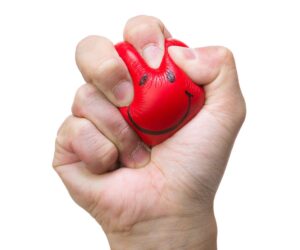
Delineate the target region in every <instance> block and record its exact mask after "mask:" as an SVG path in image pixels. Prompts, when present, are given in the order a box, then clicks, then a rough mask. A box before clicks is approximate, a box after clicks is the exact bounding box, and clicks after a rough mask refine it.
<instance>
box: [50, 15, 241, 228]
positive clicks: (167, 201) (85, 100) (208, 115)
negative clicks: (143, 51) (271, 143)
mask: <svg viewBox="0 0 300 250" xmlns="http://www.w3.org/2000/svg"><path fill="white" fill-rule="evenodd" d="M137 19H141V17H139V18H137ZM144 19H145V17H142V22H144ZM146 19H147V20H146V22H154V25H152V26H151V25H150V26H147V27H155V25H156V26H157V21H156V20H154V21H153V19H151V18H150V19H149V18H146ZM134 22H137V23H139V22H140V20H136V21H134ZM129 26H130V25H129ZM134 26H135V27H136V24H135V25H134ZM140 27H142V28H143V29H144V28H145V27H146V26H145V25H143V23H142V24H141V25H140ZM125 30H126V29H125ZM135 30H137V28H135ZM143 32H145V31H143ZM151 32H152V33H153V36H158V32H161V33H163V35H164V36H165V37H166V38H167V37H168V36H170V35H169V33H168V31H166V29H165V28H162V27H161V25H159V27H158V26H157V29H156V30H155V31H153V30H152V31H151ZM151 32H150V33H151ZM127 33H129V34H131V36H132V37H129V35H128V36H127V40H130V39H131V40H132V43H133V44H134V43H135V42H136V43H138V41H139V40H138V39H137V37H138V36H136V35H135V34H132V32H131V33H130V32H127ZM148 33H149V32H148ZM149 37H150V36H148V38H149ZM125 38H126V32H125ZM135 39H136V40H135ZM90 40H92V41H93V42H92V43H91V41H88V42H89V43H88V42H86V43H85V44H84V45H83V46H81V47H82V48H81V50H82V51H84V53H83V52H80V57H81V59H80V60H81V62H80V63H79V68H80V70H81V72H82V73H83V76H84V78H85V79H86V81H87V82H91V83H93V84H94V85H96V87H91V86H85V88H84V89H85V92H84V93H85V94H84V95H83V97H82V94H77V96H79V98H78V97H77V99H76V100H75V107H73V114H74V116H75V117H73V118H71V119H69V121H67V122H65V123H64V125H63V126H62V128H61V129H60V131H59V133H58V139H57V143H56V152H55V157H54V166H55V167H56V171H57V173H58V174H59V175H60V177H61V178H62V180H63V182H64V183H65V185H66V187H67V188H68V190H69V192H70V194H71V196H72V197H73V199H74V200H75V201H76V202H77V203H78V204H79V205H80V206H82V207H83V208H84V209H86V210H87V211H88V212H89V213H91V215H92V216H93V217H94V218H96V220H97V221H98V222H99V223H100V224H101V225H102V227H103V229H104V231H105V232H106V233H114V232H126V231H130V230H131V229H132V228H133V227H137V226H138V225H139V224H143V223H148V222H149V221H157V220H161V219H162V218H169V217H176V216H177V217H182V216H187V217H188V216H192V215H193V214H197V213H199V212H200V213H201V212H203V211H206V210H207V211H209V210H211V209H212V206H213V199H214V195H215V192H216V190H217V187H218V185H219V182H220V180H221V178H222V175H223V172H224V170H225V167H226V163H227V160H228V157H229V154H230V151H231V148H232V145H233V143H234V140H235V137H236V135H237V133H238V131H239V128H240V126H241V125H242V123H243V120H244V117H245V104H244V100H243V97H242V95H241V92H240V89H239V86H238V79H237V73H236V69H235V65H234V59H233V56H232V54H231V53H230V52H229V51H228V50H227V49H225V48H222V47H207V48H201V49H196V50H193V51H192V53H194V54H195V58H194V59H193V60H189V59H188V57H186V58H185V56H184V55H185V52H186V50H188V49H184V48H182V49H181V50H183V51H181V53H179V54H178V53H175V52H176V51H175V52H174V51H173V52H172V51H171V50H169V52H170V55H171V57H172V58H173V60H174V61H175V63H176V64H177V65H178V66H179V67H181V68H182V69H183V70H184V71H185V72H186V74H187V75H188V76H189V77H190V78H191V79H192V80H193V81H194V82H196V83H201V84H203V85H204V89H205V91H206V96H207V99H206V102H205V105H204V107H203V109H202V110H201V111H200V112H199V113H198V114H197V115H196V116H195V117H194V118H193V119H192V120H191V121H190V122H189V123H188V124H186V125H185V126H184V127H183V128H181V129H180V130H179V131H178V132H177V133H176V134H175V135H173V136H172V137H171V138H169V139H168V140H166V141H165V142H163V143H161V144H159V145H157V146H155V147H154V148H152V150H151V156H150V161H149V162H148V163H147V165H146V166H144V167H142V168H135V167H133V166H135V165H134V164H133V163H132V162H130V160H132V159H130V157H128V155H130V154H129V153H128V152H131V151H130V150H132V149H133V145H136V143H137V142H138V138H137V137H136V135H133V134H132V131H130V129H127V128H126V126H124V120H123V119H122V118H121V115H120V114H119V113H118V110H117V109H116V108H115V107H112V106H113V105H112V104H111V103H110V102H112V103H113V102H114V101H116V100H115V99H113V98H112V96H111V94H110V93H106V92H105V91H106V90H107V87H106V88H103V83H102V82H103V81H104V82H105V79H110V80H111V79H112V80H114V81H116V80H115V79H114V78H115V76H116V75H118V74H121V73H117V72H121V71H124V72H125V70H124V66H123V65H121V66H120V67H123V68H119V69H118V68H116V66H115V62H114V64H112V65H113V67H110V68H112V70H111V72H110V73H109V75H108V76H106V75H105V74H107V73H105V72H102V71H101V74H102V75H105V76H106V77H103V76H101V77H100V78H101V79H100V80H99V73H97V74H96V75H95V74H89V68H93V67H94V66H92V63H90V61H92V60H94V62H93V64H94V65H95V55H97V54H100V53H99V51H101V53H102V54H105V53H108V52H107V51H109V50H110V51H111V52H110V53H111V55H115V52H114V51H113V50H114V49H113V46H112V44H110V43H109V42H107V40H105V39H103V38H92V39H90ZM94 40H97V43H96V44H97V45H95V41H94ZM139 42H140V41H139ZM91 44H92V45H91ZM99 44H100V45H99ZM136 46H139V45H138V44H136ZM87 51H88V52H87ZM189 53H191V51H189ZM87 54H88V56H87ZM111 55H110V56H111ZM199 55H200V56H199ZM103 57H104V56H103ZM106 57H107V55H106ZM87 58H89V59H87ZM91 58H92V59H91ZM96 59H97V58H96ZM101 60H102V59H101ZM89 64H90V65H89ZM96 65H98V64H96ZM105 67H107V66H105ZM105 67H104V68H105ZM94 68H95V67H94ZM105 69H106V68H105ZM108 71H109V70H108ZM126 72H127V71H126ZM126 74H128V73H124V75H126ZM89 75H92V76H91V77H90V76H89ZM123 77H124V76H123ZM95 79H96V80H95ZM101 84H102V85H101ZM89 85H90V84H89ZM101 88H102V89H101ZM86 89H88V90H86ZM97 89H100V90H101V91H100V92H103V93H98V92H99V91H98V90H97ZM103 95H105V96H106V98H103ZM107 99H109V101H110V102H108V100H107ZM113 104H114V103H113ZM115 105H116V104H115ZM97 106H98V107H99V106H103V109H102V111H101V110H98V109H97ZM116 106H117V105H116ZM106 109H107V110H108V111H107V114H105V110H106ZM101 112H102V114H101ZM98 113H100V115H99V114H98ZM114 117H115V118H114ZM114 119H115V120H114ZM70 120H71V121H70ZM116 120H118V121H117V122H116ZM70 124H71V125H70ZM115 124H118V125H121V126H119V127H124V128H125V129H122V130H121V131H119V132H117V133H116V132H114V131H113V129H114V127H116V125H115ZM98 130H100V132H101V133H99V131H98ZM70 131H72V132H70ZM123 131H125V132H126V133H124V132H123ZM114 134H118V136H119V137H120V138H119V139H118V138H117V136H116V137H115V136H114ZM103 135H104V136H103ZM106 137H107V138H106ZM112 142H113V143H112ZM137 144H138V143H137ZM87 145H89V146H87ZM116 146H117V147H118V150H117V149H116ZM102 151H104V152H107V154H106V153H103V152H102ZM117 152H118V153H117ZM107 155H108V156H107ZM118 158H119V160H120V161H121V164H122V167H120V163H118V162H117V159H118ZM116 168H117V169H116Z"/></svg>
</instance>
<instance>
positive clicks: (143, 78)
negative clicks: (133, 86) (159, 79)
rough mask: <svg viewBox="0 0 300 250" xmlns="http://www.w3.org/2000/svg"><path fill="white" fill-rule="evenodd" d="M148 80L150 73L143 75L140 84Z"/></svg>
mask: <svg viewBox="0 0 300 250" xmlns="http://www.w3.org/2000/svg"><path fill="white" fill-rule="evenodd" d="M147 80H148V75H147V74H144V75H143V76H142V77H141V79H140V83H139V85H140V86H143V85H145V83H146V82H147Z"/></svg>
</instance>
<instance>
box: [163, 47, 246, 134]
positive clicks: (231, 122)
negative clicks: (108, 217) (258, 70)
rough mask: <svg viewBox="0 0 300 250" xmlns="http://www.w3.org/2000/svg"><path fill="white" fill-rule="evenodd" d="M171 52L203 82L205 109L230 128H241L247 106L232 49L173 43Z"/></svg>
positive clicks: (189, 71) (183, 66)
mask: <svg viewBox="0 0 300 250" xmlns="http://www.w3.org/2000/svg"><path fill="white" fill-rule="evenodd" d="M168 52H169V54H170V56H171V58H172V59H173V60H174V62H175V63H176V64H177V65H178V66H179V67H180V68H181V69H182V70H183V71H184V72H185V73H186V74H187V75H188V76H189V77H190V78H191V79H192V80H193V81H194V82H195V83H197V84H201V85H203V87H204V90H205V92H206V101H205V106H204V109H206V111H210V113H212V114H213V115H214V116H215V117H217V118H220V119H221V120H222V121H223V122H225V125H227V126H228V127H231V128H232V127H234V128H235V129H239V127H240V126H241V124H242V123H243V121H244V119H245V114H246V106H245V101H244V98H243V95H242V93H241V89H240V86H239V82H238V76H237V70H236V66H235V61H234V57H233V54H232V52H231V51H230V50H228V49H226V48H224V47H219V46H211V47H204V48H196V49H192V48H184V47H177V46H172V47H169V48H168Z"/></svg>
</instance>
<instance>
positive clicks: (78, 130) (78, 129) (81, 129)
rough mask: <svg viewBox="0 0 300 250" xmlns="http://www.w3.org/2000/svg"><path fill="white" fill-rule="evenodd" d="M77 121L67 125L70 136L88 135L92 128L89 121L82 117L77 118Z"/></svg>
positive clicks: (80, 136) (82, 136) (81, 136)
mask: <svg viewBox="0 0 300 250" xmlns="http://www.w3.org/2000/svg"><path fill="white" fill-rule="evenodd" d="M77 121H78V122H72V123H71V124H70V127H69V129H70V132H71V135H72V137H73V138H74V139H75V138H76V139H78V138H84V137H88V135H89V134H90V131H91V130H92V129H93V126H92V124H91V122H90V121H88V120H87V119H84V118H77Z"/></svg>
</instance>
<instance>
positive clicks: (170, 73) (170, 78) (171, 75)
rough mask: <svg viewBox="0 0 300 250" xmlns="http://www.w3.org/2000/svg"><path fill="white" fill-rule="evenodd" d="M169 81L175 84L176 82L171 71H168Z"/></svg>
mask: <svg viewBox="0 0 300 250" xmlns="http://www.w3.org/2000/svg"><path fill="white" fill-rule="evenodd" d="M167 79H168V81H169V82H170V83H173V82H175V80H176V78H175V75H174V73H173V72H172V71H171V70H167Z"/></svg>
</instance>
